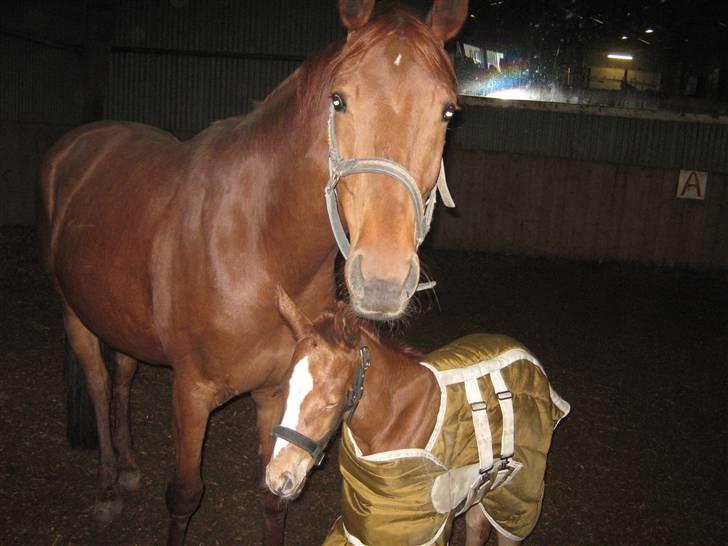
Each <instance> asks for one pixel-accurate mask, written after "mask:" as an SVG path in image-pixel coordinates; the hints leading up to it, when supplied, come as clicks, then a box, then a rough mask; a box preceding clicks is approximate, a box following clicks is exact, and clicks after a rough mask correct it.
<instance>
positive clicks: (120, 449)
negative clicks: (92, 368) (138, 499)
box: [113, 353, 141, 491]
mask: <svg viewBox="0 0 728 546" xmlns="http://www.w3.org/2000/svg"><path fill="white" fill-rule="evenodd" d="M138 366H139V363H138V362H137V361H136V360H135V359H134V358H132V357H130V356H127V355H125V354H122V353H116V375H115V377H114V402H113V405H114V412H113V414H114V428H113V433H114V447H115V448H116V453H117V456H118V468H119V487H120V488H121V489H123V490H124V491H136V490H137V489H139V484H140V482H141V474H140V473H139V467H137V464H136V461H135V460H134V452H133V450H132V448H131V433H130V431H129V389H130V387H131V381H132V379H133V378H134V374H135V373H136V370H137V367H138Z"/></svg>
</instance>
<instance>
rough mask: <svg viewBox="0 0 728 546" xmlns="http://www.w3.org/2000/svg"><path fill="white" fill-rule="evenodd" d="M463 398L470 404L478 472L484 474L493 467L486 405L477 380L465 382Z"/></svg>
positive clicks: (491, 441)
mask: <svg viewBox="0 0 728 546" xmlns="http://www.w3.org/2000/svg"><path fill="white" fill-rule="evenodd" d="M465 396H467V398H468V403H469V404H470V411H471V412H472V414H473V428H474V429H475V442H476V444H477V445H478V459H479V461H480V472H481V473H484V472H487V471H488V470H490V468H491V467H492V466H493V440H492V436H491V434H490V423H489V422H488V412H487V411H486V408H487V405H486V403H485V401H484V400H483V395H482V393H481V392H480V386H479V385H478V380H477V379H466V380H465Z"/></svg>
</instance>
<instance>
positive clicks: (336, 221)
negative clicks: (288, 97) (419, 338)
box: [324, 104, 455, 291]
mask: <svg viewBox="0 0 728 546" xmlns="http://www.w3.org/2000/svg"><path fill="white" fill-rule="evenodd" d="M334 114H335V110H334V105H333V104H331V105H329V119H328V136H329V181H328V182H327V183H326V187H325V188H324V196H325V198H326V211H327V212H328V214H329V223H330V224H331V231H333V233H334V239H336V244H337V245H338V246H339V250H340V251H341V254H342V255H343V256H344V259H346V258H348V257H349V250H350V249H351V244H350V243H349V239H348V238H347V236H346V232H345V231H344V226H343V225H342V223H341V217H340V216H339V207H338V203H337V200H336V186H337V184H338V183H339V181H340V180H341V178H342V177H344V176H348V175H350V174H360V173H376V174H385V175H388V176H390V177H392V178H394V179H395V180H396V181H397V182H399V183H401V184H402V185H403V186H404V187H405V188H406V189H407V192H408V193H409V196H410V198H411V200H412V204H413V205H414V207H415V240H416V241H417V247H419V246H420V245H421V244H422V241H424V240H425V237H426V236H427V233H428V232H429V231H430V224H431V223H432V215H433V214H434V211H435V203H436V202H437V190H438V189H439V190H440V194H441V195H442V202H443V203H444V204H445V206H446V207H450V208H453V207H454V206H455V202H454V201H453V199H452V195H450V190H449V188H448V187H447V180H446V179H445V163H444V161H443V160H440V173H439V174H438V176H437V184H436V185H435V187H434V188H432V191H431V192H430V195H429V197H428V198H427V203H426V204H424V203H423V202H422V195H421V194H420V189H419V188H418V187H417V183H416V182H415V179H414V177H413V176H412V175H411V174H410V173H409V171H408V170H407V169H406V168H405V167H404V166H403V165H401V164H399V163H397V162H396V161H393V160H391V159H385V158H382V157H363V158H351V159H342V158H341V154H339V148H338V146H337V144H336V128H335V123H334ZM434 286H435V283H434V282H428V283H423V284H420V285H419V286H418V287H417V290H418V291H419V290H426V289H428V288H432V287H434Z"/></svg>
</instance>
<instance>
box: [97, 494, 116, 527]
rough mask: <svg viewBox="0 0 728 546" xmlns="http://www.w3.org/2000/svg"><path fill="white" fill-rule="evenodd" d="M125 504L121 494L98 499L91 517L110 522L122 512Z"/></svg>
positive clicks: (102, 521)
mask: <svg viewBox="0 0 728 546" xmlns="http://www.w3.org/2000/svg"><path fill="white" fill-rule="evenodd" d="M123 506H124V502H123V501H122V500H121V497H119V496H117V497H115V498H113V499H109V500H98V501H96V502H95V503H94V507H93V508H92V510H91V517H92V518H93V519H94V520H96V521H98V522H101V523H108V522H110V521H113V520H114V519H115V518H117V517H118V516H119V514H121V509H122V507H123Z"/></svg>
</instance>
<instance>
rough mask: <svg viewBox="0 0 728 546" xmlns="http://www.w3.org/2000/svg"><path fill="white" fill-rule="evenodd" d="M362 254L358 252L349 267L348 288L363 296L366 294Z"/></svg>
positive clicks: (351, 291)
mask: <svg viewBox="0 0 728 546" xmlns="http://www.w3.org/2000/svg"><path fill="white" fill-rule="evenodd" d="M361 260H362V257H361V254H356V256H354V259H353V260H352V262H351V266H350V269H349V279H348V280H349V283H348V285H349V286H348V288H349V292H350V293H351V294H352V295H354V296H356V297H358V298H361V297H363V296H364V285H365V281H364V275H363V274H362V272H361Z"/></svg>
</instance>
